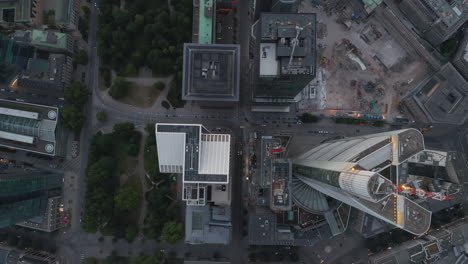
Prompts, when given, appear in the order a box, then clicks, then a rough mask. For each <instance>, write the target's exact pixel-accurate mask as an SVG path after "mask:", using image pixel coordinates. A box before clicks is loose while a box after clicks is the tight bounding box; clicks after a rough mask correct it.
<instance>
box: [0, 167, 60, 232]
mask: <svg viewBox="0 0 468 264" xmlns="http://www.w3.org/2000/svg"><path fill="white" fill-rule="evenodd" d="M62 178H63V176H62V175H60V174H55V173H50V172H46V171H37V170H34V171H27V172H24V171H15V170H9V169H7V170H3V171H0V228H2V227H7V226H10V225H14V224H16V223H18V222H21V221H25V220H29V219H31V218H33V217H36V216H40V215H42V214H44V212H45V210H46V208H47V202H48V198H49V197H50V196H53V195H56V193H57V192H59V191H60V188H61V186H62ZM54 193H55V194H54Z"/></svg>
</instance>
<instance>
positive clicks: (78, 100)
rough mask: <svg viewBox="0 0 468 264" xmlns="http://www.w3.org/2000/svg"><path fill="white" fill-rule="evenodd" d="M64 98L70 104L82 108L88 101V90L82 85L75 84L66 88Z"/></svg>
mask: <svg viewBox="0 0 468 264" xmlns="http://www.w3.org/2000/svg"><path fill="white" fill-rule="evenodd" d="M64 96H65V100H67V101H68V102H70V103H72V104H73V105H75V106H78V107H81V106H83V105H84V104H85V103H86V101H87V100H88V88H87V87H86V85H84V84H82V83H79V82H73V83H71V84H69V85H67V86H66V87H65V91H64Z"/></svg>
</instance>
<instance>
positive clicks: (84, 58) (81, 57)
mask: <svg viewBox="0 0 468 264" xmlns="http://www.w3.org/2000/svg"><path fill="white" fill-rule="evenodd" d="M73 59H74V60H75V63H77V64H81V65H88V53H87V52H86V50H82V49H80V50H78V51H77V52H75V54H74V56H73Z"/></svg>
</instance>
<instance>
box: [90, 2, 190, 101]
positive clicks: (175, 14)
mask: <svg viewBox="0 0 468 264" xmlns="http://www.w3.org/2000/svg"><path fill="white" fill-rule="evenodd" d="M169 2H170V3H171V8H169V6H168V3H169ZM123 6H124V8H122V7H123ZM100 10H101V13H100V18H99V24H100V27H99V30H98V37H97V38H98V53H99V56H100V57H101V59H102V69H101V75H102V77H103V83H105V86H107V87H109V86H111V74H110V71H111V70H112V71H114V72H115V73H116V75H117V76H122V77H134V76H137V75H138V70H139V69H140V68H143V67H145V68H148V69H150V70H151V71H152V73H153V76H168V75H171V74H175V76H176V77H175V78H174V81H173V82H174V84H171V85H170V91H169V94H168V96H167V100H168V101H169V102H170V104H171V106H173V107H183V106H184V101H182V98H181V94H180V87H181V82H182V78H178V76H181V74H182V62H183V44H184V43H185V42H190V39H191V31H192V1H190V0H181V1H165V0H153V1H146V0H136V1H125V5H121V1H119V0H103V1H101V3H100ZM111 89H112V87H111ZM128 90H130V92H129V93H128V94H129V96H128V98H126V99H124V101H125V100H127V101H128V102H126V103H130V104H132V105H137V104H143V105H147V104H149V102H151V100H155V98H156V97H157V94H156V95H154V94H152V92H154V91H153V90H151V89H146V88H145V87H135V86H133V87H131V85H129V88H128ZM145 93H146V94H145ZM133 94H135V95H133ZM111 96H112V97H113V98H114V99H118V98H116V96H114V95H112V94H111ZM117 97H119V96H117ZM123 97H124V96H121V97H120V98H123ZM142 98H143V99H142Z"/></svg>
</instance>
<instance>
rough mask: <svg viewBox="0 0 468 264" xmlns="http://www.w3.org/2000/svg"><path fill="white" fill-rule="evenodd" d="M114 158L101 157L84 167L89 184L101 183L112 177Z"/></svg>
mask: <svg viewBox="0 0 468 264" xmlns="http://www.w3.org/2000/svg"><path fill="white" fill-rule="evenodd" d="M114 167H115V160H114V159H113V158H111V157H102V158H100V159H99V160H98V161H97V162H95V163H93V164H91V165H90V166H89V167H88V168H87V169H86V182H87V183H88V184H90V185H101V184H103V183H105V182H107V181H109V180H111V179H112V173H113V171H114Z"/></svg>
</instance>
